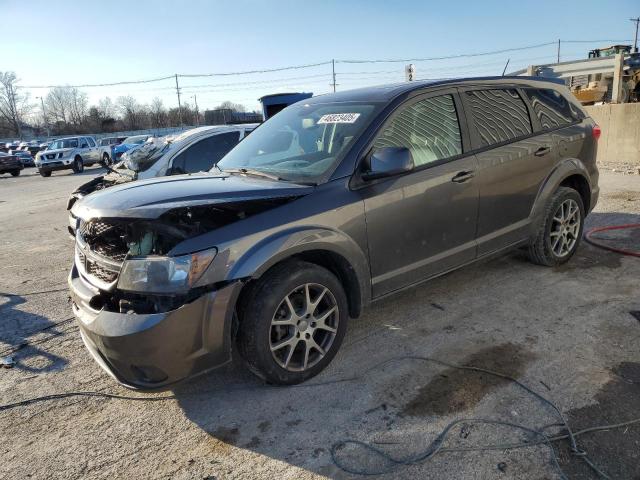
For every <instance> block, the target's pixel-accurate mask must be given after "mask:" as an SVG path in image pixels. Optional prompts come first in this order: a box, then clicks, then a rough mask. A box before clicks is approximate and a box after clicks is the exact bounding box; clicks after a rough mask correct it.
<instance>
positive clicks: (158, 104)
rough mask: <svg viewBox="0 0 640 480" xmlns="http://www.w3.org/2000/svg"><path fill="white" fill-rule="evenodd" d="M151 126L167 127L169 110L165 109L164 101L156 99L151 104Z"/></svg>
mask: <svg viewBox="0 0 640 480" xmlns="http://www.w3.org/2000/svg"><path fill="white" fill-rule="evenodd" d="M149 113H150V116H151V126H152V127H153V128H162V127H166V126H167V121H168V118H167V110H166V109H165V108H164V104H163V103H162V100H161V99H160V98H158V97H155V98H154V99H153V101H152V102H151V109H150V112H149Z"/></svg>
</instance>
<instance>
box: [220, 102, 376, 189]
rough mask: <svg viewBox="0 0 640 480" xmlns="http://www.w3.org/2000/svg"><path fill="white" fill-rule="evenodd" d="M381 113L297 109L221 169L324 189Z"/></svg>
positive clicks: (349, 107) (247, 142)
mask: <svg viewBox="0 0 640 480" xmlns="http://www.w3.org/2000/svg"><path fill="white" fill-rule="evenodd" d="M379 108H381V107H380V106H379V104H360V103H324V104H297V105H292V106H290V107H287V108H286V109H284V110H283V111H281V112H280V113H278V114H277V115H275V116H274V117H272V118H270V119H269V120H268V121H267V122H265V123H264V124H263V125H261V126H260V127H258V128H257V129H256V130H255V131H253V132H252V133H251V135H249V136H248V137H246V138H245V139H244V140H242V141H241V142H240V143H239V144H238V145H237V146H236V147H235V148H234V149H233V150H231V151H230V152H229V153H228V154H227V155H226V156H225V157H224V158H223V159H222V160H220V162H218V165H217V166H218V167H219V168H220V169H221V170H235V169H247V170H255V171H258V172H262V173H265V174H269V175H273V176H276V177H279V178H281V179H282V180H287V181H292V182H305V183H319V182H321V181H322V180H323V179H326V177H327V176H328V175H330V174H331V172H333V170H334V169H335V167H336V165H337V164H338V162H340V161H341V160H342V158H343V157H344V155H345V154H346V153H347V151H348V149H349V148H350V147H351V145H352V144H353V142H354V141H355V140H356V139H357V138H358V136H359V135H360V134H361V133H362V131H363V130H364V128H365V127H366V125H367V124H368V123H369V121H370V120H371V118H372V117H373V115H374V113H375V112H376V111H377V110H378V109H379Z"/></svg>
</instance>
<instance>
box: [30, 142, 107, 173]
mask: <svg viewBox="0 0 640 480" xmlns="http://www.w3.org/2000/svg"><path fill="white" fill-rule="evenodd" d="M99 161H100V157H99V156H98V148H97V145H96V142H95V140H94V139H93V137H69V138H59V139H57V140H54V141H53V143H52V144H51V145H50V146H49V148H48V149H47V150H45V151H44V152H41V153H40V155H37V157H36V166H37V167H38V171H39V172H40V175H42V176H43V177H50V176H51V172H53V171H55V170H69V169H71V170H73V171H74V173H81V172H82V171H83V170H84V167H85V166H89V165H93V164H94V163H98V162H99Z"/></svg>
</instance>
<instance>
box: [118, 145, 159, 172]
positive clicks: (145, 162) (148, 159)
mask: <svg viewBox="0 0 640 480" xmlns="http://www.w3.org/2000/svg"><path fill="white" fill-rule="evenodd" d="M124 143H127V142H126V141H125V142H124ZM170 146H171V142H169V141H168V140H167V137H163V138H154V139H153V140H152V141H150V142H147V143H145V144H144V145H142V146H140V147H136V148H134V149H132V150H129V151H128V152H126V153H125V154H124V156H123V157H124V158H123V160H124V165H125V166H126V167H127V168H128V169H129V170H133V171H134V172H144V171H145V170H147V169H148V168H149V167H151V165H153V164H154V163H156V161H157V160H158V159H159V158H160V157H161V156H162V155H164V154H165V152H166V151H167V150H169V147H170Z"/></svg>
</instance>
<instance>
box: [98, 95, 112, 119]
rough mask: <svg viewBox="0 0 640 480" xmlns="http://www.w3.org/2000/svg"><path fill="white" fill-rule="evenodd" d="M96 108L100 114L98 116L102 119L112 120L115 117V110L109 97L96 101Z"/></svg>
mask: <svg viewBox="0 0 640 480" xmlns="http://www.w3.org/2000/svg"><path fill="white" fill-rule="evenodd" d="M97 108H98V111H99V112H100V115H102V116H103V117H104V118H112V117H114V116H115V112H116V108H115V106H114V105H113V102H112V101H111V98H110V97H104V98H101V99H100V100H98V105H97Z"/></svg>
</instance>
